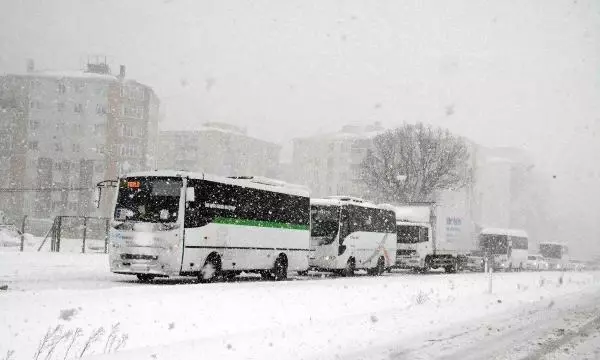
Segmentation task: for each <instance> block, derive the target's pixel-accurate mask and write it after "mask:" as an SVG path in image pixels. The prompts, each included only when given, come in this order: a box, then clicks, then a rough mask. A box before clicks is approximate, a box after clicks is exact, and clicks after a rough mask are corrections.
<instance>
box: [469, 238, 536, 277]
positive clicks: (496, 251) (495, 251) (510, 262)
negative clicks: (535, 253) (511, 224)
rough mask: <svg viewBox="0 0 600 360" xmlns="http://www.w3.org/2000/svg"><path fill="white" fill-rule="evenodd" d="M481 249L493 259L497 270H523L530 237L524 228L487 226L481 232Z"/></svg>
mask: <svg viewBox="0 0 600 360" xmlns="http://www.w3.org/2000/svg"><path fill="white" fill-rule="evenodd" d="M479 249H480V250H482V251H484V253H485V254H487V255H489V256H490V258H492V259H493V261H494V262H493V266H494V268H495V269H497V270H503V271H512V270H523V269H524V267H525V264H526V263H527V256H528V255H529V237H528V236H527V233H526V232H525V231H524V230H519V229H496V228H487V229H483V230H481V233H480V234H479Z"/></svg>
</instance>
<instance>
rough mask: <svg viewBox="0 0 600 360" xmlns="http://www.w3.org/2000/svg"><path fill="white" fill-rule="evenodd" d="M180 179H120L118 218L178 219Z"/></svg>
mask: <svg viewBox="0 0 600 360" xmlns="http://www.w3.org/2000/svg"><path fill="white" fill-rule="evenodd" d="M182 186H183V181H182V180H181V178H167V177H136V178H123V179H121V180H120V182H119V195H118V197H117V205H116V207H115V213H114V219H115V220H117V221H139V222H153V223H157V222H161V223H171V222H175V221H177V215H178V212H179V198H180V197H181V187H182Z"/></svg>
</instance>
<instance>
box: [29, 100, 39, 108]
mask: <svg viewBox="0 0 600 360" xmlns="http://www.w3.org/2000/svg"><path fill="white" fill-rule="evenodd" d="M29 107H30V108H32V109H40V108H41V105H40V102H39V101H37V100H31V101H30V102H29Z"/></svg>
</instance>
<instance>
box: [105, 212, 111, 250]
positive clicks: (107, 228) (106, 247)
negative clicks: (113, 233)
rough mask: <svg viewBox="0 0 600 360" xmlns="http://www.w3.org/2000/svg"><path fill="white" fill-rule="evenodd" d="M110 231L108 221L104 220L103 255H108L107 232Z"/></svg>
mask: <svg viewBox="0 0 600 360" xmlns="http://www.w3.org/2000/svg"><path fill="white" fill-rule="evenodd" d="M109 231H110V219H106V233H105V234H104V253H105V254H108V232H109Z"/></svg>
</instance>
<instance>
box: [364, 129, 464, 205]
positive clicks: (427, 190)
mask: <svg viewBox="0 0 600 360" xmlns="http://www.w3.org/2000/svg"><path fill="white" fill-rule="evenodd" d="M468 160H469V152H468V148H467V144H466V142H465V141H464V140H463V139H462V138H460V137H458V136H455V135H453V134H451V133H450V132H449V131H448V130H445V129H441V128H433V127H431V126H426V125H423V124H421V123H418V124H416V125H412V124H405V125H403V126H401V127H399V128H397V129H394V130H388V131H386V132H385V133H383V134H380V135H378V136H376V137H375V138H374V140H373V147H372V149H370V150H369V151H368V152H367V155H366V157H365V159H364V160H363V162H362V165H361V171H360V178H361V180H362V181H363V182H364V183H365V185H367V187H368V189H369V195H370V196H371V197H374V198H376V199H377V200H378V201H385V202H397V203H404V202H415V201H431V200H433V196H434V193H435V192H436V191H438V190H447V189H459V188H462V187H463V186H465V185H466V184H467V183H468V181H469V179H470V175H469V173H470V168H469V166H468Z"/></svg>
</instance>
